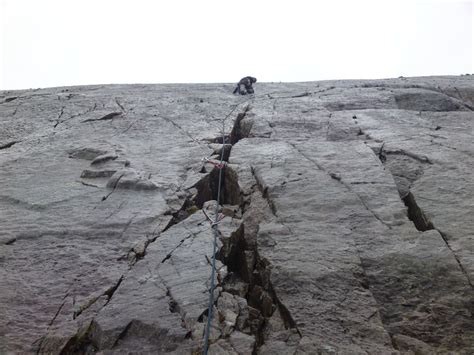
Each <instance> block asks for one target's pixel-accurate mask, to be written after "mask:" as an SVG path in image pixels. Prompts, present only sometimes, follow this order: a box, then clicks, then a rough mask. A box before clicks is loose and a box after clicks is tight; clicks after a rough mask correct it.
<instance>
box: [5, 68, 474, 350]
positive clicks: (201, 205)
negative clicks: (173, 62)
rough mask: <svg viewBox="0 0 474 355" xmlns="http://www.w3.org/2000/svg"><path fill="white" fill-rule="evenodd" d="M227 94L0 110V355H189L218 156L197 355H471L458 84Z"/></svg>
mask: <svg viewBox="0 0 474 355" xmlns="http://www.w3.org/2000/svg"><path fill="white" fill-rule="evenodd" d="M232 89H233V85H232V84H228V85H226V84H222V85H217V84H215V85H211V84H209V85H112V86H89V87H88V86H84V87H70V88H52V89H41V90H28V91H15V92H5V91H4V92H0V166H1V169H0V185H1V186H2V189H1V191H0V227H1V228H0V266H1V267H0V305H1V306H0V352H1V353H4V352H6V353H8V352H11V353H30V352H34V353H48V354H60V353H63V354H65V353H87V354H90V353H96V352H101V353H103V354H114V353H137V354H140V353H142V354H143V353H159V354H192V353H199V352H201V351H202V346H203V336H204V327H205V324H206V322H207V316H208V313H207V312H208V310H207V307H208V297H209V287H210V284H211V280H210V278H211V259H212V250H213V239H214V233H213V229H212V228H211V224H210V222H209V218H211V219H213V218H214V209H215V200H216V199H217V192H218V188H219V169H218V167H216V162H217V161H218V160H219V158H220V156H221V153H222V145H221V144H222V143H225V146H224V152H223V153H224V159H225V160H226V161H227V164H226V166H225V168H224V169H223V170H222V173H223V174H222V175H223V177H224V179H223V182H222V185H221V195H220V203H221V206H220V208H219V209H220V212H221V217H220V218H222V219H221V221H220V222H219V224H218V227H217V230H218V240H217V248H218V252H217V259H218V260H217V272H216V280H215V281H216V285H217V287H216V289H215V291H214V295H215V298H214V299H215V303H214V308H213V315H214V316H213V318H212V321H211V326H212V327H211V332H210V347H209V353H210V354H252V353H256V354H315V353H321V354H330V353H341V354H364V353H394V354H395V353H401V354H415V353H416V354H432V353H461V354H469V353H472V352H473V351H474V318H473V312H474V296H473V295H474V293H473V282H474V232H473V231H474V219H473V218H472V216H473V215H474V181H473V171H474V144H473V143H472V135H473V127H474V113H473V109H474V79H472V77H471V76H461V77H426V78H399V79H387V80H371V81H327V82H308V83H291V84H288V83H286V84H281V83H280V84H277V83H259V84H258V86H257V88H256V90H257V94H256V95H255V96H249V97H239V96H234V95H232ZM222 129H223V130H224V132H222ZM223 133H224V134H223ZM205 157H207V158H209V160H208V161H203V158H205Z"/></svg>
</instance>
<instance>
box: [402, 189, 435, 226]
mask: <svg viewBox="0 0 474 355" xmlns="http://www.w3.org/2000/svg"><path fill="white" fill-rule="evenodd" d="M402 201H403V202H404V203H405V206H406V207H407V210H408V211H407V213H408V219H409V220H410V221H412V222H413V224H414V225H415V227H416V229H418V230H419V231H421V232H424V231H427V230H431V229H434V227H433V223H431V221H430V220H429V219H428V218H427V217H426V216H425V214H424V213H423V210H422V209H421V208H420V207H419V206H418V204H417V203H416V200H415V196H413V194H412V193H411V192H409V193H408V195H406V196H405V197H404V198H402Z"/></svg>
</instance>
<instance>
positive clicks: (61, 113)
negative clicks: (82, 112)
mask: <svg viewBox="0 0 474 355" xmlns="http://www.w3.org/2000/svg"><path fill="white" fill-rule="evenodd" d="M65 108H66V107H65V106H62V107H61V111H60V112H59V114H58V117H57V118H56V123H55V124H54V126H53V127H54V128H56V127H57V126H58V125H59V124H60V123H61V117H63V115H64V109H65Z"/></svg>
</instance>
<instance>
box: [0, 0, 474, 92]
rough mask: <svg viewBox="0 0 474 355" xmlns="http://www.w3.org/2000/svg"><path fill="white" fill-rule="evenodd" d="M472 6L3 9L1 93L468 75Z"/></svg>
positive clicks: (39, 1) (6, 0) (439, 0)
mask: <svg viewBox="0 0 474 355" xmlns="http://www.w3.org/2000/svg"><path fill="white" fill-rule="evenodd" d="M473 17H474V7H473V2H472V1H458V0H452V1H449V0H405V1H404V0H378V1H368V0H347V1H342V0H340V1H334V0H326V1H316V0H291V1H290V0H285V1H280V0H232V1H231V0H168V1H165V0H162V1H160V0H0V68H1V70H0V89H24V88H36V87H50V86H63V85H81V84H107V83H170V82H173V83H174V82H181V83H194V82H236V81H238V80H239V79H240V78H241V77H243V76H246V75H252V76H255V77H257V78H258V80H259V81H312V80H325V79H345V78H386V77H398V76H400V75H403V76H419V75H447V74H454V75H459V74H462V73H472V72H473V71H474V63H473V60H474V46H473Z"/></svg>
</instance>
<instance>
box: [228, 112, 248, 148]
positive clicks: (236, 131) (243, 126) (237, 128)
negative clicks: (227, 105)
mask: <svg viewBox="0 0 474 355" xmlns="http://www.w3.org/2000/svg"><path fill="white" fill-rule="evenodd" d="M248 111H250V105H247V106H246V107H245V109H244V111H243V112H240V113H238V114H237V118H236V119H235V122H234V127H233V128H232V131H231V132H230V144H232V145H234V144H235V143H237V142H238V141H239V140H241V139H242V138H246V137H248V136H249V133H250V130H251V129H252V125H253V124H252V123H251V122H243V120H244V118H245V116H246V115H247V112H248Z"/></svg>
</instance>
